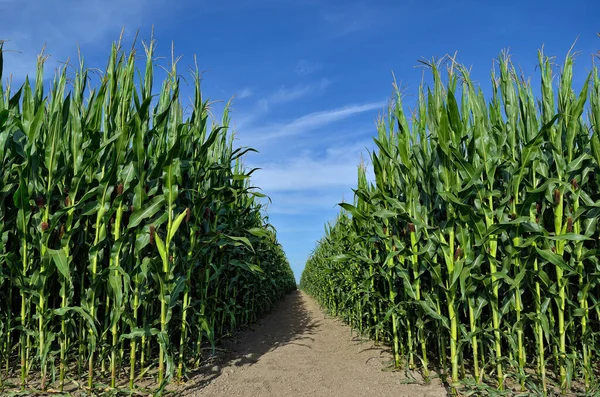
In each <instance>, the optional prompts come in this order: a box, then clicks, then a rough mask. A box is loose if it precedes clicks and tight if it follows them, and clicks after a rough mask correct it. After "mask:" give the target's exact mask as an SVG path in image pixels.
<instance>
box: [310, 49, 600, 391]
mask: <svg viewBox="0 0 600 397" xmlns="http://www.w3.org/2000/svg"><path fill="white" fill-rule="evenodd" d="M538 60H539V69H537V70H538V73H540V75H541V79H540V84H539V86H540V88H541V94H540V95H539V96H535V95H534V93H533V90H532V87H531V83H530V81H529V80H528V79H526V78H525V77H524V76H522V75H520V74H519V73H518V72H517V70H516V68H515V67H514V66H513V64H512V63H511V61H510V58H509V56H508V55H507V54H505V53H504V54H502V55H501V56H500V57H499V58H498V60H497V62H496V63H495V68H494V69H495V70H494V71H493V73H492V76H491V87H492V91H491V92H490V93H489V95H488V97H487V99H486V97H485V96H484V93H483V92H482V90H481V89H480V88H479V87H478V86H477V85H476V84H475V83H474V82H473V81H472V79H471V78H470V76H469V71H468V70H467V68H465V67H464V66H462V65H460V64H458V63H456V62H455V61H454V59H451V58H446V62H445V63H442V62H424V65H425V66H426V67H427V68H428V70H430V71H431V77H432V79H431V81H430V83H429V84H425V83H424V84H423V85H422V86H421V87H420V89H419V92H418V96H417V100H416V101H415V102H416V106H415V109H414V110H413V111H412V113H411V117H408V116H407V114H406V113H405V110H404V109H403V104H402V98H401V95H400V93H399V91H398V89H397V86H395V92H396V95H395V97H394V100H393V101H392V104H391V106H390V108H389V111H388V112H387V114H386V115H385V116H384V117H382V118H380V119H379V121H378V123H377V126H378V134H377V136H376V138H375V143H376V149H377V150H375V151H373V152H371V153H370V156H371V164H372V171H373V174H374V178H373V179H372V180H369V178H368V177H367V176H368V170H367V169H366V166H365V165H361V166H360V167H359V169H358V183H357V187H356V189H355V199H354V202H353V203H352V204H350V203H341V204H340V205H341V206H342V207H343V209H342V210H341V213H340V214H339V216H338V218H337V219H336V221H335V223H334V224H331V225H328V226H327V228H326V235H325V236H324V237H323V238H322V239H321V240H320V241H319V242H318V244H317V247H316V248H315V250H314V252H313V253H312V254H311V256H310V258H309V260H308V262H307V264H306V269H305V270H304V272H303V274H302V279H301V284H300V286H301V288H302V289H304V290H306V291H307V292H308V293H310V294H311V295H312V296H314V297H315V298H316V299H317V300H318V301H319V302H320V304H321V305H322V306H323V307H324V308H326V309H327V310H328V311H329V312H331V313H333V314H335V315H337V316H340V317H342V318H343V319H344V320H345V321H347V322H348V323H349V324H351V325H352V326H353V327H354V328H356V329H358V330H359V331H361V332H362V333H363V334H364V335H367V336H369V337H371V338H373V339H375V340H376V341H378V342H379V341H381V342H384V343H388V344H389V345H390V346H391V349H392V351H393V354H394V362H395V366H396V367H403V366H405V368H407V369H409V370H415V371H419V372H420V373H421V374H422V376H423V378H424V379H425V380H428V379H431V378H432V377H433V376H434V375H436V374H438V375H440V376H441V377H442V379H443V380H444V381H446V382H448V384H449V385H451V387H452V389H453V390H454V391H455V392H459V391H460V390H475V391H478V392H484V393H485V394H492V393H498V394H507V395H512V394H514V393H519V392H530V393H535V394H537V395H548V394H551V393H553V392H558V393H579V392H580V393H588V394H589V395H593V393H594V392H596V393H597V392H598V390H599V384H600V383H599V379H600V372H599V371H600V261H599V258H598V254H600V242H599V241H598V240H599V238H600V231H599V229H598V218H599V217H600V192H599V190H598V186H599V183H600V77H599V76H598V70H597V68H596V67H593V68H592V69H591V72H590V73H589V74H588V75H587V76H582V77H584V78H585V82H584V84H583V85H582V86H580V87H577V88H573V83H572V80H573V57H572V56H571V55H568V56H567V57H566V59H565V60H564V62H563V63H562V65H560V66H558V65H556V64H555V63H554V62H553V61H552V60H551V59H550V58H548V57H546V56H544V55H543V53H541V52H540V53H539V54H538ZM444 66H445V67H444ZM444 69H445V70H444ZM511 393H512V394H511Z"/></svg>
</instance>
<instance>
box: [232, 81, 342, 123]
mask: <svg viewBox="0 0 600 397" xmlns="http://www.w3.org/2000/svg"><path fill="white" fill-rule="evenodd" d="M330 84H331V82H330V80H328V79H322V80H321V81H319V82H314V83H310V84H297V85H295V86H294V87H292V88H286V87H285V86H281V87H280V88H279V89H278V90H276V91H274V92H272V93H271V94H269V95H267V96H265V97H263V98H260V99H258V100H257V101H256V103H255V105H254V108H253V109H252V110H250V111H249V112H247V113H246V114H241V115H239V116H238V117H237V121H236V122H235V125H236V126H237V128H238V129H247V128H248V127H251V126H252V124H253V123H254V122H255V121H256V120H259V119H261V118H263V117H264V116H265V115H267V114H268V113H269V112H270V111H271V109H272V108H273V107H276V106H281V105H284V104H287V103H290V102H294V101H296V100H299V99H301V98H304V97H308V96H310V95H313V94H318V93H322V92H323V91H325V89H327V87H328V86H329V85H330Z"/></svg>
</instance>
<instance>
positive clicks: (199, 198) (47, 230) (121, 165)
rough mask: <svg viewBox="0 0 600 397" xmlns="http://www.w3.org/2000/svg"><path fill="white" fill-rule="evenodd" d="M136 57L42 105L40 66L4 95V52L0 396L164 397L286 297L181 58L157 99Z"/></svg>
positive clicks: (56, 86)
mask: <svg viewBox="0 0 600 397" xmlns="http://www.w3.org/2000/svg"><path fill="white" fill-rule="evenodd" d="M144 52H145V55H146V61H145V62H142V70H138V68H137V67H136V66H138V63H137V62H136V51H135V50H132V51H131V53H129V54H126V53H124V52H123V51H122V50H121V46H120V42H119V44H117V43H115V44H114V45H113V47H112V50H111V53H110V59H109V61H108V65H107V68H106V71H105V72H104V73H102V74H101V75H100V77H98V76H97V74H95V73H92V72H93V70H89V69H88V68H87V67H86V66H85V64H84V61H83V59H80V64H79V65H78V68H74V67H73V66H71V65H65V66H64V67H61V68H60V70H58V72H57V74H56V76H55V78H54V80H53V82H52V83H51V87H50V90H49V91H48V92H44V85H45V80H44V76H43V69H44V62H45V61H46V58H45V57H43V56H40V57H39V60H38V69H37V75H36V77H35V81H34V82H33V84H31V82H30V81H29V79H27V80H26V81H25V83H24V84H23V85H22V86H21V87H18V88H16V89H15V88H13V87H11V86H10V84H6V85H2V84H1V81H2V75H1V73H2V52H1V51H0V360H1V363H0V382H2V383H0V390H2V389H3V388H4V389H6V390H8V389H10V388H16V389H17V390H18V389H19V388H20V389H42V390H43V389H49V388H53V389H59V390H63V388H65V387H66V386H67V385H73V384H75V385H80V386H81V387H88V388H90V389H96V388H98V387H109V388H119V387H130V388H135V387H136V383H137V382H138V381H140V380H143V382H144V384H148V382H149V381H148V378H149V377H150V384H154V385H155V386H156V389H157V390H158V391H162V390H164V388H165V386H166V385H167V384H168V383H169V381H170V380H172V379H173V378H176V379H177V380H184V379H185V377H186V373H188V371H189V370H190V369H193V368H195V367H196V366H198V365H200V364H201V363H202V362H203V359H205V358H206V352H207V351H209V352H210V350H212V349H214V348H215V343H217V342H218V341H219V340H220V339H221V338H222V337H223V336H225V335H227V334H229V333H230V332H231V331H232V330H234V329H237V328H238V327H240V326H243V325H246V324H250V323H252V322H253V321H255V320H256V319H257V318H258V317H259V316H261V315H263V314H265V313H266V312H268V311H269V310H271V308H272V307H273V305H274V304H275V303H276V302H277V301H278V300H279V299H281V298H282V297H283V295H285V294H286V293H287V292H289V291H290V290H292V289H294V288H295V281H294V277H293V274H292V271H291V268H290V266H289V264H288V262H287V260H286V258H285V256H284V253H283V251H282V248H281V246H280V245H279V243H278V242H277V238H276V234H275V230H274V229H273V228H272V227H271V226H270V225H269V223H268V219H267V218H266V215H265V212H264V209H263V204H261V203H262V198H263V197H264V196H263V195H262V194H260V193H258V192H257V191H256V189H255V188H254V187H253V186H252V185H251V184H250V179H249V178H250V174H251V172H249V171H248V170H246V169H245V168H244V166H243V165H242V162H241V159H242V157H243V156H244V154H246V153H247V152H248V151H250V150H251V149H243V148H238V149H234V148H233V137H232V136H231V134H229V133H228V128H229V116H228V111H227V107H226V109H225V112H224V115H223V118H222V120H221V121H220V122H219V121H217V122H211V118H210V117H209V116H210V113H209V102H208V101H207V100H205V99H204V98H203V96H202V93H201V91H200V75H199V73H198V72H197V70H196V72H195V73H194V74H193V76H192V77H193V80H191V81H192V83H191V84H189V85H188V84H184V83H182V81H181V80H182V79H181V78H180V77H179V75H178V70H177V61H176V60H174V61H173V62H172V66H171V68H170V70H169V69H167V72H168V73H167V75H166V77H165V79H164V80H163V83H162V86H161V87H160V88H159V90H158V92H156V90H154V89H153V84H154V82H155V80H156V79H157V77H156V76H155V74H154V72H155V66H154V63H155V42H154V41H151V42H149V43H147V44H144ZM94 82H96V83H97V84H96V85H95V86H93V83H94ZM184 90H186V91H188V92H192V95H191V99H190V100H189V101H188V100H187V98H186V97H185V96H184V94H183V93H182V91H184ZM184 92H185V91H184ZM211 123H212V125H209V124H211ZM127 383H128V385H127Z"/></svg>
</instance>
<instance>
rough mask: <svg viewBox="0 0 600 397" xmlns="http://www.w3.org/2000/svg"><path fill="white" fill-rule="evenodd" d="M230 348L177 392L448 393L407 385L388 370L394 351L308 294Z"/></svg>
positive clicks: (292, 299) (428, 396)
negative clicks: (329, 313)
mask: <svg viewBox="0 0 600 397" xmlns="http://www.w3.org/2000/svg"><path fill="white" fill-rule="evenodd" d="M223 347H224V348H225V352H223V353H221V354H219V355H218V357H217V358H216V359H215V361H214V362H212V363H210V364H207V365H206V366H205V368H204V369H203V371H201V375H197V376H195V377H193V378H192V379H191V380H189V381H188V382H186V384H185V385H182V386H181V388H180V389H179V391H178V392H176V394H178V395H187V396H194V395H197V396H202V397H209V396H247V397H254V396H256V397H258V396H260V397H264V396H277V397H282V396H369V397H371V396H395V397H403V396H407V397H408V396H410V397H419V396H424V397H434V396H446V395H447V393H446V390H445V389H444V388H443V387H441V386H439V382H436V381H435V380H434V381H433V382H432V384H431V385H419V384H407V383H403V380H406V377H405V376H404V374H403V373H402V372H390V371H383V369H384V368H386V367H387V363H388V362H389V361H390V359H391V356H390V354H389V352H388V351H386V350H382V349H381V348H378V347H376V346H374V345H373V343H372V342H369V341H364V340H359V339H358V338H355V337H354V338H353V337H352V336H351V334H350V329H349V327H347V326H345V325H344V324H343V323H341V322H340V321H339V320H336V319H332V318H330V317H326V316H324V315H323V313H322V311H321V310H320V309H319V307H318V306H317V305H316V303H315V302H314V301H313V300H312V299H311V298H310V297H308V296H307V295H306V294H304V293H302V292H300V291H296V292H294V293H292V294H290V295H288V296H287V297H286V298H285V300H284V301H283V302H281V303H280V304H279V305H278V306H277V308H276V309H275V311H274V312H273V313H271V314H270V315H269V316H267V317H266V318H264V319H263V320H261V321H260V323H259V324H257V325H256V326H255V327H253V329H252V330H247V331H243V332H241V333H239V334H238V335H237V336H236V337H235V338H234V339H232V340H229V341H227V342H225V344H224V346H223Z"/></svg>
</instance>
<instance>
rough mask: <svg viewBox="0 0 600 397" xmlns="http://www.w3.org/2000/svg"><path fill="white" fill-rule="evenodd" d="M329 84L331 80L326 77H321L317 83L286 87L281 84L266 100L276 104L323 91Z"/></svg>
mask: <svg viewBox="0 0 600 397" xmlns="http://www.w3.org/2000/svg"><path fill="white" fill-rule="evenodd" d="M330 84H331V82H330V81H329V80H328V79H322V80H321V81H319V82H317V83H312V84H297V85H296V86H294V87H292V88H286V87H285V86H282V87H281V88H279V89H278V90H277V91H275V92H274V93H273V94H272V95H271V96H269V98H267V102H268V103H270V104H278V105H279V104H283V103H288V102H292V101H295V100H297V99H300V98H302V97H306V96H308V95H311V94H315V93H319V92H323V91H324V90H325V89H326V88H327V87H328V86H329V85H330Z"/></svg>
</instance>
